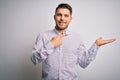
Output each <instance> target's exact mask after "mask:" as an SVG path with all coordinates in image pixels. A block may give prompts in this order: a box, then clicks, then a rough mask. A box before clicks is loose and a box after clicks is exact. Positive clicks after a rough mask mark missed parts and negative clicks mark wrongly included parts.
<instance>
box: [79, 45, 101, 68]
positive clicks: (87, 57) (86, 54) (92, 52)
mask: <svg viewBox="0 0 120 80" xmlns="http://www.w3.org/2000/svg"><path fill="white" fill-rule="evenodd" d="M98 48H99V47H98V46H97V45H96V44H95V43H94V44H93V45H92V46H91V48H90V49H89V50H86V49H85V46H84V45H82V46H81V49H80V53H79V54H80V55H79V65H80V66H81V67H83V68H86V67H87V66H88V65H89V64H90V62H91V61H93V60H94V59H95V57H96V54H97V51H98Z"/></svg>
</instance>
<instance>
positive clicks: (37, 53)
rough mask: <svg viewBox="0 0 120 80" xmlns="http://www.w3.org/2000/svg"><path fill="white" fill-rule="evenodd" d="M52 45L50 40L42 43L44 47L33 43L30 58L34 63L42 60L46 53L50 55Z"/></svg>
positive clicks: (46, 55)
mask: <svg viewBox="0 0 120 80" xmlns="http://www.w3.org/2000/svg"><path fill="white" fill-rule="evenodd" d="M53 48H54V47H53V45H52V44H51V42H49V43H47V44H46V45H44V47H43V46H42V47H38V46H37V45H35V46H34V47H33V50H32V53H33V55H32V56H31V60H32V62H33V63H34V64H37V63H39V62H42V61H44V60H45V59H46V58H47V57H48V55H50V54H51V53H52V52H53Z"/></svg>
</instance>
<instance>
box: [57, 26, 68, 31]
mask: <svg viewBox="0 0 120 80" xmlns="http://www.w3.org/2000/svg"><path fill="white" fill-rule="evenodd" d="M67 28H68V26H66V27H63V28H61V27H59V26H57V25H56V26H55V29H57V30H59V31H61V30H65V29H67Z"/></svg>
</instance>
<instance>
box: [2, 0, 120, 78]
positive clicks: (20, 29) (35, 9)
mask: <svg viewBox="0 0 120 80" xmlns="http://www.w3.org/2000/svg"><path fill="white" fill-rule="evenodd" d="M61 2H67V3H68V4H70V5H71V6H72V7H73V20H72V22H71V23H70V26H69V28H70V30H72V31H74V32H77V33H79V34H80V36H81V37H82V39H83V42H84V44H85V45H86V48H87V49H88V48H89V47H90V46H91V45H92V44H93V43H94V41H95V40H96V39H97V38H99V37H103V38H104V39H109V38H116V39H117V40H116V41H115V42H113V43H110V44H107V45H104V46H102V47H100V49H99V51H98V55H97V56H96V59H95V60H94V61H93V62H92V63H91V64H90V65H89V66H88V67H87V68H86V69H82V68H81V67H79V66H78V74H79V79H80V80H120V71H119V69H120V0H68V1H67V0H66V1H65V0H0V80H41V64H38V65H34V64H33V63H32V62H31V60H30V57H31V55H32V47H33V45H34V42H35V39H36V37H37V35H38V33H39V32H42V31H46V30H50V29H53V28H54V26H55V22H54V19H53V15H54V10H55V8H56V7H57V5H58V4H59V3H61Z"/></svg>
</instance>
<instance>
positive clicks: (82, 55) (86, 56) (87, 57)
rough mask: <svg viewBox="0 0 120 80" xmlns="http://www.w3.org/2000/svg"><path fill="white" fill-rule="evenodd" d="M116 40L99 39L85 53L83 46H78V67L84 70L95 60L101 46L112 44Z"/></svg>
mask: <svg viewBox="0 0 120 80" xmlns="http://www.w3.org/2000/svg"><path fill="white" fill-rule="evenodd" d="M115 40H116V39H114V38H113V39H108V40H103V39H102V38H101V37H100V38H98V39H97V40H96V42H95V43H94V44H93V45H92V46H91V48H90V49H89V50H87V51H86V49H85V46H84V45H83V44H81V45H80V48H79V57H78V62H79V65H80V66H81V67H83V68H86V67H87V66H88V65H89V64H90V62H91V61H93V60H94V59H95V56H96V54H97V51H98V48H99V47H100V46H102V45H105V44H108V43H111V42H114V41H115Z"/></svg>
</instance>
